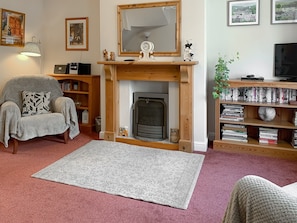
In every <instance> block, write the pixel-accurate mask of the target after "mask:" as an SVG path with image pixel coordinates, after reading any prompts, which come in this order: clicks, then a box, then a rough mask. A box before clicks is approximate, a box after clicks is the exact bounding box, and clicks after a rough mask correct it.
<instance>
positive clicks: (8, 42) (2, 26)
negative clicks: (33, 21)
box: [0, 9, 25, 46]
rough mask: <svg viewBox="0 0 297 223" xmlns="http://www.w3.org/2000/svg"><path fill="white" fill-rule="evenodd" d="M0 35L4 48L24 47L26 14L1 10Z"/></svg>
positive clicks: (0, 43)
mask: <svg viewBox="0 0 297 223" xmlns="http://www.w3.org/2000/svg"><path fill="white" fill-rule="evenodd" d="M0 11H1V23H0V34H1V42H0V45H3V46H24V44H25V14H24V13H21V12H15V11H11V10H7V9H0Z"/></svg>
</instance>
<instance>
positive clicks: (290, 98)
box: [213, 80, 297, 160]
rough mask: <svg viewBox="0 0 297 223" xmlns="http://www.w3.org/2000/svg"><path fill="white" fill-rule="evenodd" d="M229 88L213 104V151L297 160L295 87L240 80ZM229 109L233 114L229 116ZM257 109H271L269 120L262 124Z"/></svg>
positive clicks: (288, 83) (290, 83)
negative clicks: (295, 143) (272, 111)
mask: <svg viewBox="0 0 297 223" xmlns="http://www.w3.org/2000/svg"><path fill="white" fill-rule="evenodd" d="M229 84H230V86H229V89H228V91H227V92H226V93H225V94H223V95H222V97H221V99H217V100H216V102H215V103H216V105H215V121H216V122H215V140H214V142H213V148H214V150H221V151H226V152H237V153H248V154H255V155H262V156H269V157H277V158H283V159H291V160H297V149H296V148H294V147H296V146H294V140H295V138H297V125H295V124H296V121H295V120H296V118H295V115H296V111H297V104H296V93H297V84H296V83H295V82H283V81H241V80H230V81H229ZM226 107H227V108H229V110H228V109H227V113H226V110H225V109H226ZM233 107H235V108H236V109H237V110H235V111H236V112H235V111H234V110H232V109H231V112H230V108H233ZM260 107H269V108H274V110H275V113H276V114H275V117H274V118H273V120H271V121H263V120H262V119H261V118H260V116H259V113H258V111H259V108H260ZM241 110H242V111H241ZM240 111H241V112H240ZM228 112H229V113H228ZM226 114H227V116H226ZM228 114H229V116H230V117H229V116H228ZM230 135H231V136H230ZM267 135H268V136H267ZM267 137H268V138H272V139H276V140H267ZM263 142H264V143H263ZM296 142H297V140H296Z"/></svg>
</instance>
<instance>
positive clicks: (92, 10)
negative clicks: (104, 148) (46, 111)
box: [0, 0, 297, 174]
mask: <svg viewBox="0 0 297 223" xmlns="http://www.w3.org/2000/svg"><path fill="white" fill-rule="evenodd" d="M145 2H155V1H151V0H114V1H106V0H85V1H78V0H63V1H57V0H43V1H40V0H28V1H22V2H20V1H17V0H10V1H7V0H0V8H4V9H9V10H13V11H17V12H22V13H25V15H26V27H25V30H26V33H25V38H26V41H31V40H32V37H33V36H35V37H36V39H37V40H38V41H40V48H41V51H42V56H41V57H40V58H33V57H28V58H24V57H20V55H19V52H20V51H21V48H19V47H7V46H0V48H1V50H0V56H1V58H2V60H1V61H0V69H1V77H0V89H2V88H3V86H4V84H5V82H7V81H8V80H9V79H11V78H12V77H14V76H21V75H28V74H42V75H46V74H51V73H53V70H54V65H55V64H65V63H69V62H76V61H78V62H83V63H84V62H85V63H91V64H92V74H100V75H102V81H101V86H100V87H101V89H100V90H101V95H102V98H101V117H102V126H104V124H105V120H104V119H105V116H106V114H105V109H104V108H105V98H104V97H103V96H104V94H105V93H104V92H105V86H104V81H103V80H104V78H103V77H104V70H103V66H102V65H98V64H97V61H100V60H103V54H102V52H103V50H104V49H108V50H109V51H114V52H117V12H116V6H117V5H119V4H133V3H145ZM227 2H228V1H227V0H226V1H221V0H201V1H200V0H181V3H182V7H181V9H182V12H181V15H182V18H181V43H182V46H183V45H184V43H185V42H186V40H191V41H192V42H193V51H194V60H195V61H199V64H198V65H196V66H195V67H194V87H193V89H194V92H193V95H194V96H193V106H194V107H193V127H194V128H193V139H194V150H196V151H206V150H207V148H208V142H209V141H211V140H213V139H214V132H215V121H214V116H215V111H214V110H215V105H214V100H213V98H212V87H213V79H214V66H215V64H216V63H217V59H218V56H219V54H221V55H226V56H227V57H233V56H234V55H235V54H236V52H239V55H240V60H238V61H236V62H235V63H234V64H232V65H231V66H230V68H231V71H230V78H239V77H241V76H245V75H247V74H255V75H259V76H263V77H264V78H265V79H273V78H274V77H273V45H274V44H275V43H286V42H297V32H296V28H297V26H296V24H271V1H270V0H262V1H260V7H259V16H260V17H259V18H260V19H259V24H258V25H251V26H236V27H230V26H228V25H227V15H228V10H227ZM79 17H88V18H89V50H88V51H66V50H65V18H79ZM123 59H124V58H123V57H118V56H117V57H116V60H123ZM156 59H157V60H160V61H162V60H166V61H171V60H173V59H172V58H171V57H158V58H156ZM174 60H182V57H180V58H174ZM14 159H17V158H14ZM275 164H276V163H275ZM284 166H285V165H284ZM292 169H293V168H292ZM209 174H212V171H209Z"/></svg>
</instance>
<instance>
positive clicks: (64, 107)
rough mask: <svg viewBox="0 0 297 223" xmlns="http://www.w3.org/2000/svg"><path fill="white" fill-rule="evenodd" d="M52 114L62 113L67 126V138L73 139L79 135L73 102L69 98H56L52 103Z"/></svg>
mask: <svg viewBox="0 0 297 223" xmlns="http://www.w3.org/2000/svg"><path fill="white" fill-rule="evenodd" d="M53 108H54V112H59V113H62V114H63V115H64V117H65V122H66V124H67V125H68V126H69V137H70V138H71V139H73V138H74V137H75V136H77V135H78V134H79V125H78V118H77V112H76V107H75V104H74V101H73V100H72V99H71V98H69V97H58V98H57V99H56V100H55V101H54V102H53Z"/></svg>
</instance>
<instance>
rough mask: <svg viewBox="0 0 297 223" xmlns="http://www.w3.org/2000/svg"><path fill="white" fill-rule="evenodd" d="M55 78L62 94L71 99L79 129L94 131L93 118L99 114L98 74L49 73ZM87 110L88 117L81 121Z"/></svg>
mask: <svg viewBox="0 0 297 223" xmlns="http://www.w3.org/2000/svg"><path fill="white" fill-rule="evenodd" d="M49 76H52V77H54V78H56V79H57V80H58V81H59V83H60V85H61V88H62V90H63V92H64V96H66V97H70V98H72V99H73V101H74V103H75V105H76V110H77V115H78V121H79V125H80V130H81V131H84V132H89V133H90V132H92V131H95V118H96V117H98V116H100V75H77V74H73V75H72V74H49ZM84 111H88V118H87V120H86V121H83V119H84V118H83V113H84Z"/></svg>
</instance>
